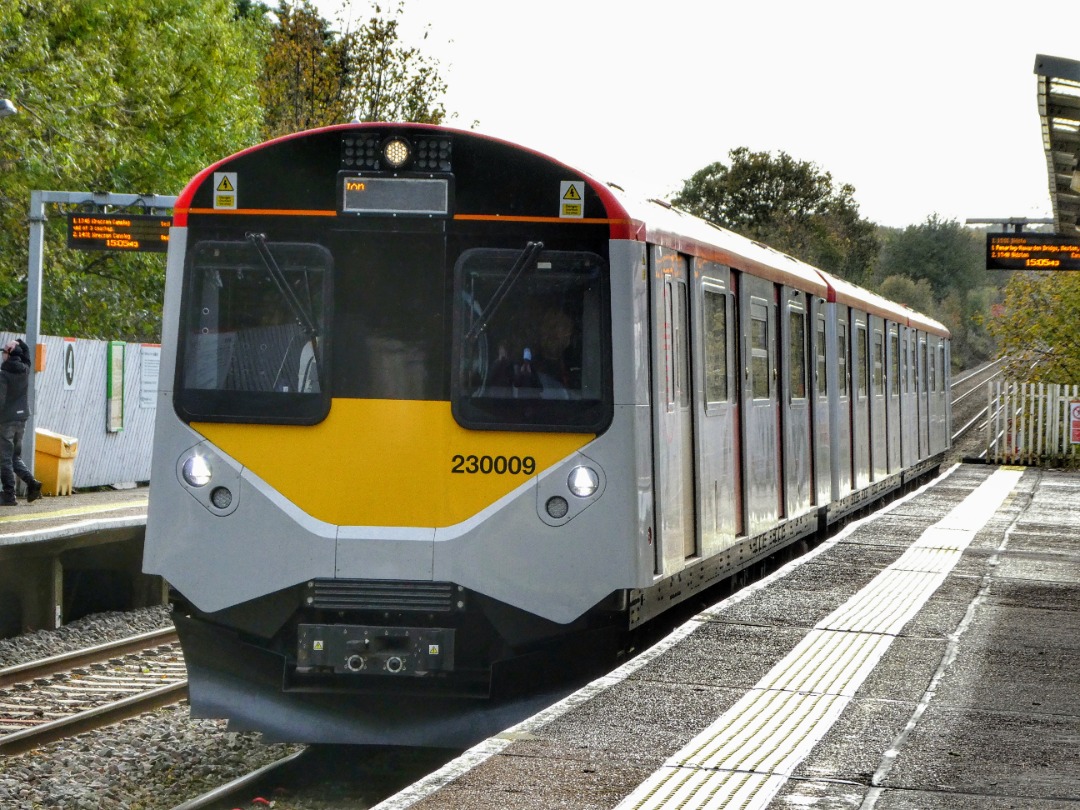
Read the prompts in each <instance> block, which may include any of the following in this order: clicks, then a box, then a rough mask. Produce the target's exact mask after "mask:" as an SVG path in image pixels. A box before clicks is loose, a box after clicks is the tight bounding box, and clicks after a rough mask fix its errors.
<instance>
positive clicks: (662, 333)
mask: <svg viewBox="0 0 1080 810" xmlns="http://www.w3.org/2000/svg"><path fill="white" fill-rule="evenodd" d="M650 264H651V270H652V272H651V278H652V282H651V290H650V298H651V302H650V306H651V309H652V318H651V320H652V356H653V368H652V379H653V382H652V389H653V390H652V399H653V482H654V484H653V485H654V487H655V494H654V502H655V504H656V535H657V536H656V549H657V560H656V569H657V570H656V573H658V574H668V573H673V572H675V571H679V570H681V569H682V567H683V562H684V561H685V560H686V559H687V558H688V557H693V556H695V555H696V554H697V553H698V549H697V530H696V525H695V519H694V495H695V492H694V486H695V484H694V421H693V412H692V409H691V407H690V404H691V402H692V396H691V382H690V368H691V366H690V306H689V302H690V298H689V290H688V289H687V288H688V283H689V278H688V273H687V264H686V259H685V258H684V257H682V256H680V255H679V254H678V253H676V252H675V251H673V250H668V249H665V248H661V247H653V248H652V254H651V263H650Z"/></svg>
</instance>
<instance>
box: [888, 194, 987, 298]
mask: <svg viewBox="0 0 1080 810" xmlns="http://www.w3.org/2000/svg"><path fill="white" fill-rule="evenodd" d="M984 250H985V243H984V240H983V235H982V233H979V232H975V231H972V230H970V229H968V228H965V227H964V226H963V225H961V224H960V223H959V222H957V221H956V220H943V219H941V218H940V217H938V216H937V215H936V214H932V215H930V216H929V217H927V219H926V222H924V223H922V224H921V225H909V226H908V227H906V228H904V230H902V231H894V232H892V233H890V234H889V236H888V237H887V238H886V239H885V242H884V244H883V245H882V249H881V256H880V259H879V262H878V275H879V277H884V276H889V275H897V274H901V275H906V276H908V277H910V278H913V279H923V280H925V281H927V282H928V283H929V284H930V286H931V288H932V290H933V292H934V295H935V297H937V298H938V299H941V298H944V297H945V296H946V295H947V294H948V293H949V292H950V291H952V290H965V291H966V290H972V289H975V288H976V287H978V286H981V285H983V284H984V283H985V279H986V269H985V267H986V259H985V256H984Z"/></svg>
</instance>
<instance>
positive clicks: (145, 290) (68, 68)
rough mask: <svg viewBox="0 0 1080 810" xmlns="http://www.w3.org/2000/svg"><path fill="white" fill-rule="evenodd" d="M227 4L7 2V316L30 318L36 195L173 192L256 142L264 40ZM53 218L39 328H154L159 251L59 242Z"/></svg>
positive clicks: (3, 74) (2, 207)
mask: <svg viewBox="0 0 1080 810" xmlns="http://www.w3.org/2000/svg"><path fill="white" fill-rule="evenodd" d="M263 31H264V28H263V27H262V25H261V24H260V23H258V21H257V18H252V17H251V16H245V15H244V14H242V13H238V9H237V7H235V6H234V4H233V3H232V2H231V0H22V2H20V3H4V4H2V5H0V82H2V83H3V84H2V85H0V95H3V96H4V97H6V98H10V99H12V100H13V101H14V102H15V104H16V106H17V107H18V108H19V114H18V115H17V116H13V117H11V118H8V119H5V120H4V121H3V122H2V124H0V167H2V170H0V323H2V324H4V325H5V326H6V327H7V328H9V329H13V330H16V331H17V330H18V329H19V327H20V325H21V324H23V323H24V322H25V313H26V280H25V272H26V267H27V261H28V257H27V244H28V239H27V234H28V223H27V220H26V216H27V210H28V208H29V201H30V191H31V190H34V189H42V190H76V191H77V190H88V191H94V190H102V191H115V192H121V193H148V194H149V193H156V194H178V193H179V192H180V190H181V189H182V188H183V186H184V185H185V183H186V182H187V180H188V179H190V177H191V176H192V175H193V174H194V173H195V172H196V171H198V170H199V169H201V168H202V167H203V166H205V165H206V164H207V163H209V162H210V161H212V160H214V159H217V158H219V157H222V156H224V155H228V154H230V153H231V152H234V151H236V150H237V149H239V148H240V147H242V146H246V145H249V144H251V143H253V142H254V141H255V140H256V139H257V137H258V127H259V123H260V119H261V114H260V108H259V105H258V96H257V93H256V91H255V89H254V88H255V83H256V78H257V74H258V71H259V66H260V65H261V63H262V54H263V49H264V45H265V40H264V38H263ZM65 225H66V222H65V220H64V218H62V217H56V216H50V219H49V222H48V227H47V229H46V230H47V234H46V236H47V247H46V258H47V262H46V266H45V278H44V284H45V291H46V292H45V295H44V297H43V301H42V331H43V332H46V333H51V334H61V335H74V336H82V337H108V338H117V339H128V340H156V339H158V338H159V337H160V320H161V297H162V290H163V285H164V262H163V261H162V260H161V257H160V256H148V255H130V254H129V255H121V254H116V253H112V252H94V253H90V252H81V251H71V250H67V249H66V247H65V246H64V234H65V227H64V226H65Z"/></svg>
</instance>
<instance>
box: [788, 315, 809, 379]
mask: <svg viewBox="0 0 1080 810" xmlns="http://www.w3.org/2000/svg"><path fill="white" fill-rule="evenodd" d="M788 328H789V334H788V339H789V345H788V358H789V360H788V362H789V363H790V375H789V376H790V380H789V383H790V386H791V398H792V399H806V315H805V314H804V313H803V311H802V310H801V309H795V308H792V309H791V310H790V311H789V313H788Z"/></svg>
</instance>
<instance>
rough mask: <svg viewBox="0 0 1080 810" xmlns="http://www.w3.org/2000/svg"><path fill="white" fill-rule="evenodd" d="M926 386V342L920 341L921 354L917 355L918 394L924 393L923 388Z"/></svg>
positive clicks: (916, 383)
mask: <svg viewBox="0 0 1080 810" xmlns="http://www.w3.org/2000/svg"><path fill="white" fill-rule="evenodd" d="M924 385H926V341H925V340H922V339H920V340H919V352H918V354H917V355H915V391H916V393H920V394H921V393H922V392H923V386H924Z"/></svg>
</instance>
